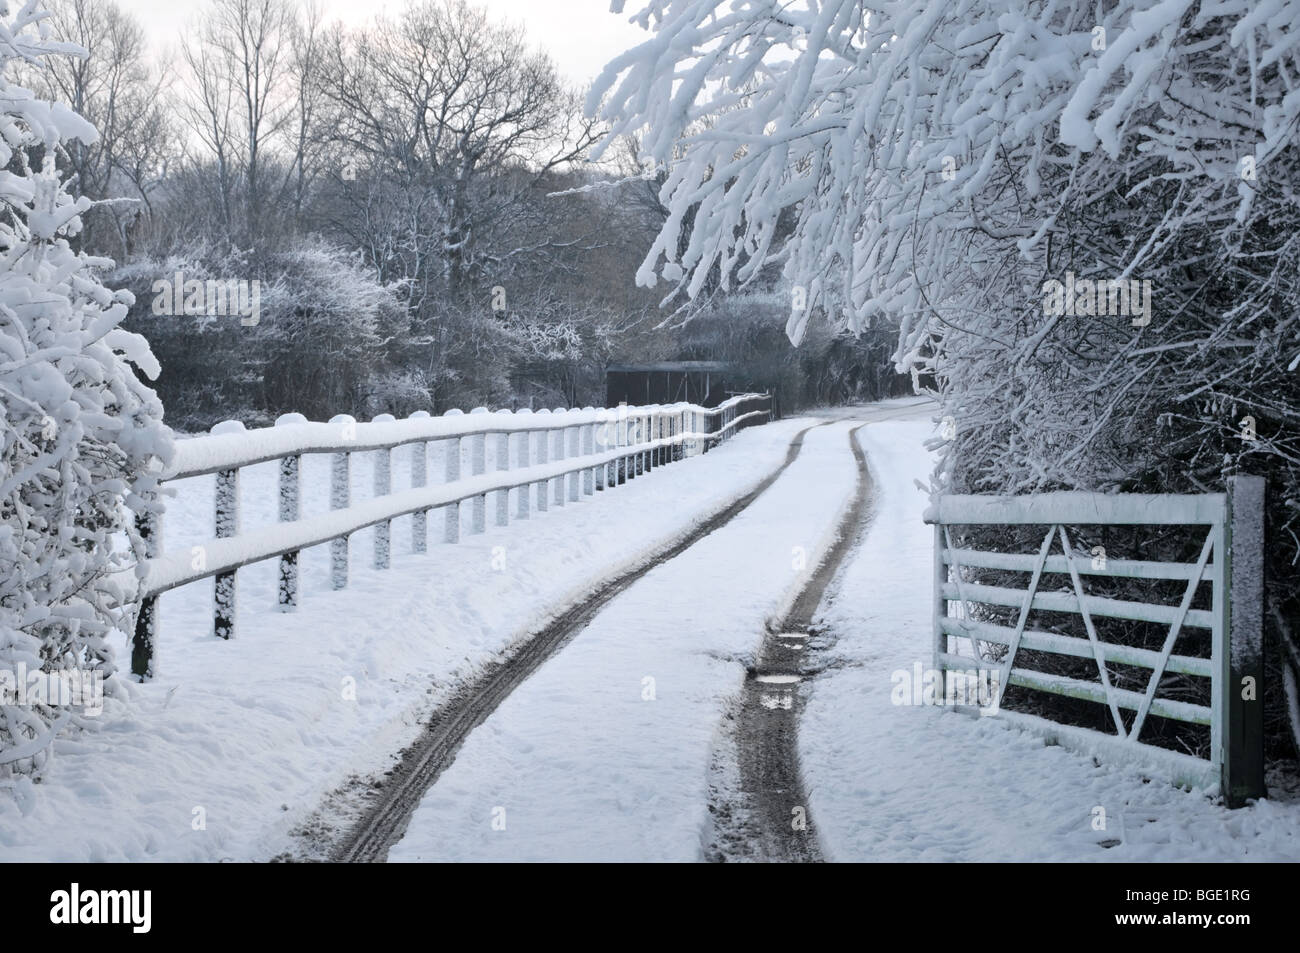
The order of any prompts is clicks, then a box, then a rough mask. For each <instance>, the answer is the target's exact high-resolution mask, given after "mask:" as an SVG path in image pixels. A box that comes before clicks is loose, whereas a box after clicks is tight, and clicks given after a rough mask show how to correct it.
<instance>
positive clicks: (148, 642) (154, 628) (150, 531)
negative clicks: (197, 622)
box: [131, 510, 162, 682]
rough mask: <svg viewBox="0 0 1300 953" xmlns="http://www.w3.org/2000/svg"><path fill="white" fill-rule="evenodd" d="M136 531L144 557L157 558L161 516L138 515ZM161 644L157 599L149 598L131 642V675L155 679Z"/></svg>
mask: <svg viewBox="0 0 1300 953" xmlns="http://www.w3.org/2000/svg"><path fill="white" fill-rule="evenodd" d="M135 528H136V531H137V532H139V534H140V541H141V543H143V544H144V557H145V558H146V559H153V558H154V557H156V556H157V555H158V548H159V546H158V544H159V543H160V541H161V540H162V514H161V513H156V512H153V511H152V510H146V511H145V512H143V513H137V514H136V515H135ZM157 644H158V597H157V596H146V597H145V598H144V599H141V600H140V611H139V613H138V614H137V615H136V617H135V633H134V635H133V637H132V639H131V674H132V675H134V676H136V677H137V678H139V679H140V681H142V682H144V681H148V680H149V679H151V678H153V676H154V649H155V648H156V647H157Z"/></svg>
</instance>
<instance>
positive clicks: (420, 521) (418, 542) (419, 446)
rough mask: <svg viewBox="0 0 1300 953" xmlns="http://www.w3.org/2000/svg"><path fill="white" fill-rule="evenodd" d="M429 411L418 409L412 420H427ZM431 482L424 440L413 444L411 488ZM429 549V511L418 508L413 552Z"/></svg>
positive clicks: (414, 518)
mask: <svg viewBox="0 0 1300 953" xmlns="http://www.w3.org/2000/svg"><path fill="white" fill-rule="evenodd" d="M428 417H429V413H428V411H425V410H417V411H416V412H415V413H413V414H411V416H410V419H411V420H427V419H428ZM428 483H429V444H428V443H427V442H426V441H424V440H419V441H416V442H415V443H413V444H411V488H412V489H416V488H418V487H422V486H427V485H428ZM428 549H429V511H428V510H416V511H415V512H414V513H412V514H411V552H413V553H423V552H428Z"/></svg>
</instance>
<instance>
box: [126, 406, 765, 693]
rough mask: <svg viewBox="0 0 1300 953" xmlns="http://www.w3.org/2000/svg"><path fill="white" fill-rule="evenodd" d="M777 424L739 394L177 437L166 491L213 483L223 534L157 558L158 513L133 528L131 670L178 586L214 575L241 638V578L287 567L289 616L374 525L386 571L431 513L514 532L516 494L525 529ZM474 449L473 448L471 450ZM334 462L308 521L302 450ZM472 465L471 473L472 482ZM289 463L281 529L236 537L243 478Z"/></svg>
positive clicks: (476, 527)
mask: <svg viewBox="0 0 1300 953" xmlns="http://www.w3.org/2000/svg"><path fill="white" fill-rule="evenodd" d="M771 416H772V400H771V397H770V395H767V394H745V395H741V396H737V397H733V398H731V399H730V400H728V401H726V402H725V403H723V404H720V405H719V406H717V407H713V408H706V407H701V406H698V405H695V404H671V405H663V406H644V407H628V406H626V405H624V406H620V407H617V408H609V409H596V408H590V407H589V408H586V409H583V410H557V411H554V412H551V411H546V410H543V411H539V412H537V413H533V412H531V411H527V410H523V411H518V412H511V411H498V412H497V413H489V412H488V411H487V410H486V409H484V408H480V409H478V410H476V411H474V412H472V413H470V414H464V413H462V412H461V411H458V410H452V411H448V412H447V413H446V414H445V415H443V416H441V417H431V416H429V415H428V414H425V413H417V414H413V415H412V416H411V417H409V418H407V419H406V420H400V421H399V420H395V419H394V418H392V417H390V416H387V415H385V416H381V417H378V418H376V419H375V420H374V421H372V422H370V423H358V422H357V421H355V420H353V419H352V418H351V417H347V416H339V417H335V418H334V419H332V420H331V421H330V422H329V423H309V422H307V421H306V420H305V419H304V418H303V417H301V416H300V415H297V414H290V415H286V416H284V417H281V418H280V419H279V420H277V421H276V426H274V427H267V428H263V429H258V430H251V431H249V430H245V429H244V428H243V426H242V425H241V424H239V423H238V422H232V421H227V422H225V423H222V424H218V425H217V426H216V427H214V428H213V432H212V433H211V434H209V435H206V436H202V437H196V438H194V439H191V440H185V441H181V442H180V443H179V444H178V446H177V452H176V454H175V457H174V458H173V460H172V462H171V464H170V466H169V468H168V470H167V471H166V472H165V473H164V474H163V479H164V480H165V481H175V480H182V479H187V478H190V477H197V476H204V475H209V474H215V475H216V489H215V500H214V521H213V522H214V527H213V531H214V536H213V538H212V539H210V540H208V541H206V542H204V543H203V544H201V545H199V546H195V547H191V548H188V549H185V550H182V551H180V552H176V553H165V552H162V551H161V550H160V541H161V522H160V520H159V518H158V517H157V515H154V514H150V515H145V516H142V517H140V518H138V519H137V524H138V526H139V529H140V532H141V536H142V538H143V540H144V543H145V547H146V557H147V558H146V559H145V560H144V561H143V562H142V564H141V568H140V573H141V578H140V585H139V589H138V598H139V600H140V602H139V605H138V606H137V611H136V620H135V627H134V637H133V641H132V652H131V670H132V672H133V673H134V674H135V675H137V676H139V677H141V678H149V677H151V675H152V674H153V668H154V657H155V651H156V645H157V637H158V597H159V596H160V595H162V594H163V593H165V592H168V591H170V590H172V589H175V588H177V587H180V586H184V585H188V584H190V583H193V582H198V581H200V580H203V579H207V578H210V577H212V578H215V580H216V582H215V590H214V608H213V632H214V634H215V635H217V636H219V637H222V638H227V639H228V638H231V637H232V636H233V634H234V627H235V606H236V592H237V589H236V579H237V575H236V574H237V573H238V571H239V569H241V568H243V567H244V566H248V565H250V564H252V563H256V562H262V561H264V560H268V559H277V558H278V559H279V560H280V575H279V587H278V589H279V595H278V601H279V604H280V607H281V608H282V609H286V610H291V609H292V608H293V607H294V606H296V605H297V601H298V554H299V553H300V552H301V551H302V550H304V549H308V548H310V547H313V546H319V545H322V544H325V543H329V544H330V546H331V581H332V585H333V587H334V588H336V589H342V588H344V587H345V586H346V585H347V576H348V565H349V557H350V547H349V537H350V536H351V535H352V534H353V533H356V532H358V531H360V530H363V529H368V528H371V527H374V528H375V551H374V565H375V567H376V568H378V569H387V568H388V567H389V564H390V554H391V538H390V537H391V524H392V521H393V520H395V519H397V518H399V517H403V516H411V517H412V534H413V535H412V550H413V551H414V552H417V553H419V552H424V551H426V547H427V540H428V519H427V516H428V513H429V511H430V510H435V509H441V510H443V511H444V512H445V513H446V517H445V520H444V525H443V534H442V538H443V541H444V542H447V543H455V542H457V541H459V539H460V531H461V510H460V507H461V505H462V504H465V503H468V504H469V505H470V507H471V510H470V513H471V515H470V520H469V522H470V526H471V530H470V531H471V533H475V534H477V533H482V532H485V531H486V526H487V511H488V507H487V501H488V498H489V497H490V496H491V497H494V498H495V502H496V504H497V505H496V507H495V512H494V520H495V524H496V525H497V526H506V525H508V524H509V521H510V518H511V514H510V508H509V494H510V492H511V491H512V490H513V491H516V499H517V503H516V510H515V514H514V518H515V519H527V518H529V515H530V512H531V511H534V510H535V511H536V512H539V513H540V512H543V511H546V510H547V509H548V508H549V507H550V506H551V505H556V506H563V505H564V504H565V503H566V502H577V501H578V500H580V499H581V498H582V497H583V496H590V495H592V494H594V493H597V492H601V491H604V490H605V489H607V488H611V487H615V486H618V485H621V484H623V483H625V482H626V481H627V480H630V479H635V478H636V477H637V476H639V475H642V474H645V473H648V472H650V471H651V470H653V469H654V468H655V467H658V466H662V465H664V464H667V463H671V462H674V461H676V460H680V459H683V458H684V457H688V456H694V455H696V454H700V453H707V452H708V451H709V450H710V449H712V448H713V447H716V446H717V445H718V444H720V443H722V442H723V441H726V440H728V439H730V438H731V437H733V436H734V435H735V434H736V433H738V432H739V431H740V430H742V429H744V428H745V427H748V426H752V425H754V424H759V423H763V422H766V421H768V420H770V419H771ZM490 439H494V440H495V447H494V453H495V468H494V469H493V471H492V472H488V470H487V453H486V448H487V441H488V440H490ZM437 442H443V443H444V444H445V446H446V452H445V453H444V462H445V472H444V479H443V481H442V482H441V483H436V484H430V483H429V472H428V471H429V467H428V456H429V455H428V447H429V445H430V444H432V443H437ZM398 448H407V449H408V450H409V452H410V456H409V466H410V475H411V480H410V483H411V488H410V489H408V490H402V491H400V492H396V493H394V492H392V465H393V452H394V451H395V450H397V449H398ZM466 451H468V452H467V453H466ZM367 452H368V453H371V454H372V455H373V468H374V497H373V498H372V499H370V500H367V501H365V502H363V503H359V504H355V505H354V504H353V503H352V502H351V498H350V495H351V470H352V457H353V454H356V453H367ZM313 453H314V454H329V455H331V457H332V466H331V480H330V507H331V508H330V511H329V512H326V513H321V514H318V515H315V516H311V517H307V518H302V517H301V508H300V500H301V488H300V482H299V473H300V469H301V459H302V456H303V455H304V454H313ZM466 456H467V457H468V465H469V471H470V472H469V473H468V474H464V473H462V469H463V467H462V465H463V463H464V462H465V461H464V460H463V459H462V458H463V457H466ZM274 460H278V461H280V497H279V513H278V515H279V522H278V523H277V524H273V525H271V526H266V527H262V528H259V529H256V530H253V531H252V532H248V533H241V532H240V528H239V522H240V521H239V515H240V493H239V473H240V470H242V469H243V468H245V467H250V466H255V465H257V464H261V463H268V462H271V461H274Z"/></svg>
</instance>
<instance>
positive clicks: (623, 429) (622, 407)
mask: <svg viewBox="0 0 1300 953" xmlns="http://www.w3.org/2000/svg"><path fill="white" fill-rule="evenodd" d="M631 426H632V419H631V418H630V417H629V416H628V413H627V401H623V402H622V403H620V404H619V405H618V419H617V420H616V421H615V422H614V446H615V447H616V448H621V447H625V446H627V442H628V438H629V432H630V431H629V428H630V427H631ZM613 466H614V469H613V470H612V471H611V472H610V483H611V484H613V485H614V486H620V485H622V484H623V483H626V482H627V458H626V457H624V456H621V455H620V456H618V457H615V458H614V464H613Z"/></svg>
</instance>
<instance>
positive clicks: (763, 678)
mask: <svg viewBox="0 0 1300 953" xmlns="http://www.w3.org/2000/svg"><path fill="white" fill-rule="evenodd" d="M755 681H757V682H759V683H760V684H762V685H793V684H795V683H796V682H801V681H803V676H802V675H759V676H758V677H757V678H756V679H755Z"/></svg>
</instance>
